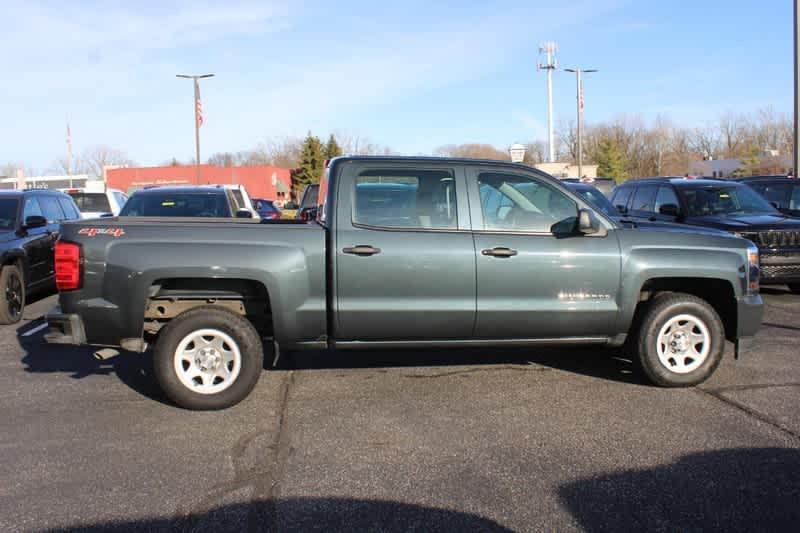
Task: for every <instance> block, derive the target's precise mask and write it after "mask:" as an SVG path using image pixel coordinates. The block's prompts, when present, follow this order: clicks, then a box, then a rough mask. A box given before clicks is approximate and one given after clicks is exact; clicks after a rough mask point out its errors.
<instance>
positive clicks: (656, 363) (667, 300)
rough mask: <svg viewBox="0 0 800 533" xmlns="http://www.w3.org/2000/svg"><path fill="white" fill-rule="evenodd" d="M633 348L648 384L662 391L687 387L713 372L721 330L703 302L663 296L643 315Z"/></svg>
mask: <svg viewBox="0 0 800 533" xmlns="http://www.w3.org/2000/svg"><path fill="white" fill-rule="evenodd" d="M636 346H637V351H638V359H639V363H640V365H641V367H642V370H643V371H644V373H645V374H646V375H647V377H648V378H649V379H650V381H652V382H653V383H655V384H656V385H660V386H662V387H690V386H693V385H697V384H698V383H702V382H703V381H705V380H707V379H708V378H709V377H710V376H711V374H713V373H714V370H716V368H717V366H718V365H719V363H720V361H721V360H722V352H723V349H724V347H725V330H724V328H723V325H722V321H721V320H720V318H719V315H718V314H717V312H716V311H715V310H714V308H713V307H711V305H709V304H708V302H706V301H705V300H701V299H700V298H697V297H696V296H692V295H690V294H682V293H664V294H661V295H658V296H656V297H655V298H654V299H653V301H652V302H651V303H650V306H649V308H648V309H647V311H646V312H645V314H644V317H643V319H642V323H641V326H640V330H639V334H638V339H637V343H636Z"/></svg>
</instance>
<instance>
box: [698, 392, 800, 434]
mask: <svg viewBox="0 0 800 533" xmlns="http://www.w3.org/2000/svg"><path fill="white" fill-rule="evenodd" d="M796 385H798V384H796V383H787V384H780V385H766V384H765V385H753V386H748V385H741V386H738V387H737V386H735V385H734V386H731V387H723V388H720V389H703V388H700V387H696V388H695V389H694V390H696V391H698V392H699V393H701V394H705V395H707V396H711V397H712V398H716V399H717V400H719V401H721V402H723V403H725V404H727V405H729V406H731V407H733V408H735V409H738V410H739V411H742V412H743V413H745V414H747V415H750V416H751V417H753V418H755V419H756V420H759V421H760V422H763V423H765V424H768V425H770V426H772V427H774V428H775V429H778V430H779V431H781V432H782V433H785V434H787V435H789V436H790V437H793V438H795V439H797V440H800V433H798V432H797V431H795V430H793V429H792V428H790V427H788V426H785V425H784V424H781V423H780V422H779V421H778V420H776V419H775V418H773V417H771V416H767V415H765V414H764V413H762V412H760V411H757V410H756V409H753V408H752V407H750V406H748V405H746V404H744V403H742V402H739V401H737V400H734V399H733V398H728V397H727V396H725V394H724V393H725V392H728V391H735V390H749V389H753V390H757V389H765V388H769V387H790V386H796Z"/></svg>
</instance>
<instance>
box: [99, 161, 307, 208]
mask: <svg viewBox="0 0 800 533" xmlns="http://www.w3.org/2000/svg"><path fill="white" fill-rule="evenodd" d="M105 174H106V175H105V180H106V183H107V184H108V186H109V187H111V188H113V189H119V190H121V191H124V192H131V191H134V190H136V189H142V188H144V187H148V186H153V185H207V184H214V185H228V184H235V185H244V186H245V188H246V189H247V192H248V193H249V194H250V197H251V198H264V199H267V200H279V201H281V202H285V201H288V200H289V199H290V196H291V190H292V180H291V171H290V170H289V169H288V168H280V167H271V166H253V167H218V166H215V165H200V168H198V167H197V165H185V166H174V167H173V166H169V167H126V168H109V169H107V170H106V172H105Z"/></svg>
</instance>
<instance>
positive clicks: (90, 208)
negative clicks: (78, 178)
mask: <svg viewBox="0 0 800 533" xmlns="http://www.w3.org/2000/svg"><path fill="white" fill-rule="evenodd" d="M67 194H69V195H70V196H72V199H73V200H75V204H76V205H77V206H78V209H80V210H81V211H82V212H84V213H110V212H111V206H110V205H109V203H108V197H107V196H106V193H104V192H70V193H67Z"/></svg>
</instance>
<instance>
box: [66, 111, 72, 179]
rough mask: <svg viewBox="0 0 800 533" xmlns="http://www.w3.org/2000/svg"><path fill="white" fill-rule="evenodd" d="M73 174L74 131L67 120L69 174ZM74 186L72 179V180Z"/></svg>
mask: <svg viewBox="0 0 800 533" xmlns="http://www.w3.org/2000/svg"><path fill="white" fill-rule="evenodd" d="M71 175H72V132H71V131H70V130H69V120H67V176H71ZM69 186H70V187H72V180H70V184H69Z"/></svg>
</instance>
